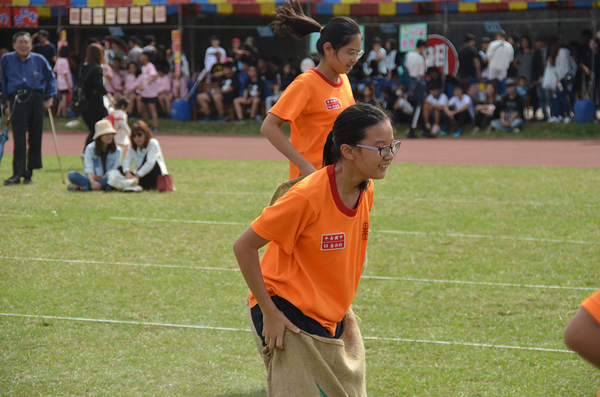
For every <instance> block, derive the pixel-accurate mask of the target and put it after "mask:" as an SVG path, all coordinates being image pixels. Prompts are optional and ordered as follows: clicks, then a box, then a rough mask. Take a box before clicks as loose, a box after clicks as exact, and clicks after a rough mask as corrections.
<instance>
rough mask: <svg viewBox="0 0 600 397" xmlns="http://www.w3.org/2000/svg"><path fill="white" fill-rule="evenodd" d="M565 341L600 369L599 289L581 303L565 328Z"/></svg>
mask: <svg viewBox="0 0 600 397" xmlns="http://www.w3.org/2000/svg"><path fill="white" fill-rule="evenodd" d="M565 343H566V344H567V346H568V347H569V348H570V349H571V350H574V351H575V352H576V353H577V354H579V355H580V356H581V357H583V358H584V359H586V360H587V361H589V362H590V363H592V364H593V365H595V366H596V367H597V368H599V369H600V290H598V291H596V292H595V293H594V294H593V295H592V296H590V297H589V298H587V299H586V300H584V301H583V303H581V308H580V309H579V311H578V312H577V313H576V314H575V316H573V318H572V319H571V321H570V322H569V325H567V329H565ZM598 396H599V397H600V394H598Z"/></svg>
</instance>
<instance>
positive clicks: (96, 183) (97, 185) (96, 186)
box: [90, 181, 102, 190]
mask: <svg viewBox="0 0 600 397" xmlns="http://www.w3.org/2000/svg"><path fill="white" fill-rule="evenodd" d="M90 185H91V186H92V190H100V189H102V186H100V184H99V183H98V182H96V181H90Z"/></svg>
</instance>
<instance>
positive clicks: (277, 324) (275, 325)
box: [262, 310, 300, 349]
mask: <svg viewBox="0 0 600 397" xmlns="http://www.w3.org/2000/svg"><path fill="white" fill-rule="evenodd" d="M286 328H289V329H290V330H292V331H293V332H295V333H297V334H299V333H300V328H298V327H296V326H295V325H294V324H292V322H291V321H290V320H289V319H288V318H287V317H286V316H285V314H283V313H282V312H281V311H279V310H277V311H276V312H274V313H273V314H268V313H266V312H263V332H262V335H263V337H264V338H265V343H266V344H267V346H269V349H274V348H275V346H277V348H278V349H283V333H284V332H285V329H286Z"/></svg>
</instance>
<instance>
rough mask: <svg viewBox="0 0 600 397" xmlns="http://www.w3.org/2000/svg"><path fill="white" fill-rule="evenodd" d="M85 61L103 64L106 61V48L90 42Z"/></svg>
mask: <svg viewBox="0 0 600 397" xmlns="http://www.w3.org/2000/svg"><path fill="white" fill-rule="evenodd" d="M85 63H87V64H88V65H89V64H91V63H95V64H96V65H101V64H103V63H104V48H102V46H101V45H100V44H95V43H93V44H90V45H89V46H88V47H87V50H86V52H85Z"/></svg>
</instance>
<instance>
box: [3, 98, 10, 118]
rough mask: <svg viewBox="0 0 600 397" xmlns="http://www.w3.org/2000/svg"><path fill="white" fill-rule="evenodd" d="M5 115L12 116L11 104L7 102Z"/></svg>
mask: <svg viewBox="0 0 600 397" xmlns="http://www.w3.org/2000/svg"><path fill="white" fill-rule="evenodd" d="M4 114H5V115H7V116H10V102H9V101H7V102H6V109H4Z"/></svg>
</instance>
